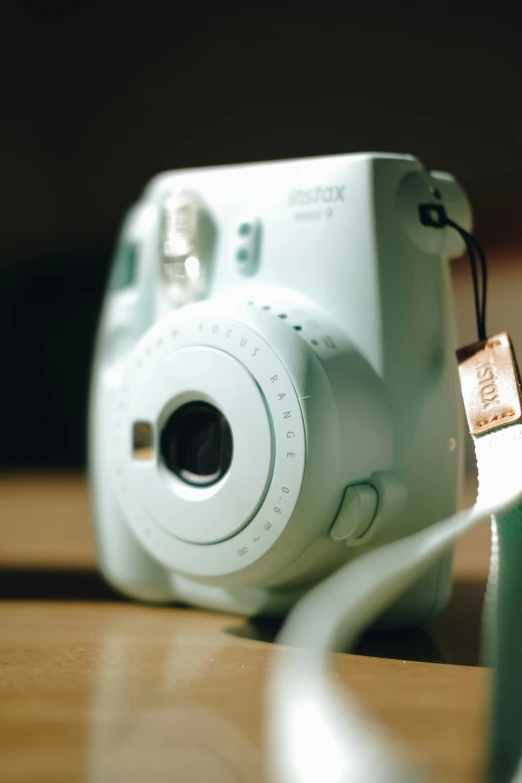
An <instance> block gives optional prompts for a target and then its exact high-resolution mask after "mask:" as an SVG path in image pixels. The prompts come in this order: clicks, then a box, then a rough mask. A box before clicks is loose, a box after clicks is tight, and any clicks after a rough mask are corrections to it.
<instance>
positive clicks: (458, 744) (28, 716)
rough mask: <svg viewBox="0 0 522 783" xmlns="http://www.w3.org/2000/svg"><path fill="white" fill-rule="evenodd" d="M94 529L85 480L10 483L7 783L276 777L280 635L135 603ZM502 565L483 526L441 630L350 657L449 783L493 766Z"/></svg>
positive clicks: (0, 619)
mask: <svg viewBox="0 0 522 783" xmlns="http://www.w3.org/2000/svg"><path fill="white" fill-rule="evenodd" d="M472 492H473V490H472V488H471V489H470V490H469V493H468V498H467V500H468V501H469V500H471V501H472V500H473V498H472ZM89 523H90V519H89V505H88V497H87V490H86V485H85V482H84V480H83V478H81V477H79V476H64V475H55V476H4V477H3V478H1V479H0V598H1V603H0V780H1V781H2V783H3V781H5V782H6V783H21V782H22V781H23V782H24V783H26V782H27V781H31V782H33V781H38V783H43V782H44V781H45V783H47V781H49V783H62V781H67V783H74V781H85V782H88V783H91V782H92V783H95V782H96V783H100V782H102V781H103V782H104V783H105V781H107V782H108V783H114V782H118V781H125V783H138V781H139V782H140V783H141V782H142V781H146V783H163V782H164V781H165V782H166V781H169V783H170V782H171V781H176V782H177V781H180V782H181V781H194V783H199V781H205V783H239V781H245V783H250V781H252V783H254V781H263V780H265V774H264V756H263V693H264V683H265V681H266V677H267V674H268V671H269V666H270V661H271V658H272V656H273V653H274V645H273V643H272V640H273V638H274V634H275V632H276V631H277V628H276V627H275V626H274V624H273V623H268V622H266V623H251V622H248V621H245V620H242V619H240V618H237V617H231V616H227V615H218V614H210V613H207V612H202V611H197V610H192V609H183V608H156V607H148V606H140V605H135V604H132V603H130V602H128V601H125V600H123V599H122V598H120V597H119V596H117V595H115V594H114V593H113V592H112V591H111V590H110V589H109V588H107V587H106V586H105V585H104V584H103V583H102V581H101V580H100V579H99V577H98V576H97V575H96V573H95V570H94V569H95V555H94V548H93V541H92V536H91V532H90V528H89ZM488 557H489V531H488V529H487V528H486V527H484V528H482V529H480V530H478V531H475V532H473V533H472V534H470V535H468V536H467V538H466V539H465V540H463V541H462V542H461V543H460V544H459V547H458V550H457V555H456V566H455V570H456V583H455V591H454V596H453V599H452V601H451V603H450V605H449V606H448V608H447V609H446V610H445V612H444V613H443V615H442V616H441V617H440V618H438V619H437V620H436V621H433V622H432V623H430V624H429V625H428V626H427V627H425V628H423V629H421V630H416V631H407V632H400V633H390V632H388V633H384V632H380V633H377V632H371V633H369V634H367V636H366V637H365V638H364V639H363V640H362V642H361V644H360V645H359V648H358V650H357V654H355V655H338V656H337V657H336V666H337V670H338V672H339V673H340V676H341V679H342V680H343V681H344V682H345V683H346V684H348V685H349V686H350V687H351V688H352V689H353V690H354V691H355V692H356V693H357V694H358V695H359V697H360V699H361V700H362V701H363V703H364V704H365V705H366V706H367V707H368V708H369V709H371V710H372V711H373V713H374V714H375V715H376V716H377V717H378V718H379V719H380V720H381V721H383V722H384V723H385V724H386V725H387V726H389V727H390V728H391V729H392V730H393V731H394V732H395V734H396V735H398V736H400V737H401V738H403V739H404V740H405V741H406V742H408V743H410V744H411V745H413V746H414V747H415V748H416V750H417V753H418V754H419V755H420V756H421V758H424V759H425V760H426V762H427V763H429V764H431V765H432V766H433V767H434V768H435V769H436V770H437V771H438V772H439V773H440V775H441V777H442V779H443V780H455V781H469V782H470V783H471V781H478V780H479V779H480V771H481V769H482V765H483V753H484V751H483V748H484V741H485V736H486V735H485V730H486V720H485V716H486V707H487V698H488V694H487V692H488V681H489V678H488V672H487V671H486V670H485V669H482V668H480V667H479V666H478V665H477V657H478V641H479V624H480V609H481V603H482V596H483V591H484V583H485V578H486V575H487V566H488ZM318 783H320V782H319V781H318ZM369 783H370V782H369Z"/></svg>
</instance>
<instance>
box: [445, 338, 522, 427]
mask: <svg viewBox="0 0 522 783" xmlns="http://www.w3.org/2000/svg"><path fill="white" fill-rule="evenodd" d="M457 360H458V363H459V375H460V385H461V388H462V396H463V398H464V406H465V408H466V416H467V418H468V425H469V431H470V433H471V434H472V435H475V436H476V435H482V434H483V433H484V432H490V431H491V430H495V429H499V428H500V427H505V426H506V425H507V424H513V423H514V422H517V421H520V420H522V396H521V392H520V375H519V371H518V367H517V362H516V359H515V354H514V351H513V346H512V344H511V340H510V339H509V335H508V334H507V333H506V332H501V333H500V334H497V335H495V336H494V337H490V338H489V340H485V341H484V342H479V343H474V344H473V345H467V346H465V347H464V348H460V349H459V350H458V351H457Z"/></svg>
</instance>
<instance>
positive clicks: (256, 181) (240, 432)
mask: <svg viewBox="0 0 522 783" xmlns="http://www.w3.org/2000/svg"><path fill="white" fill-rule="evenodd" d="M426 202H428V203H430V202H432V203H443V204H444V206H445V208H446V211H447V213H448V214H449V215H450V216H451V217H452V218H453V220H455V221H457V222H459V223H460V224H461V225H463V226H464V227H465V228H467V229H469V228H470V227H471V226H470V221H471V216H470V209H469V205H468V202H467V200H466V197H465V196H464V194H463V192H462V190H461V189H460V187H459V186H458V184H457V183H456V182H455V180H454V179H453V178H452V177H451V176H450V175H448V174H443V173H434V172H431V173H429V172H427V171H426V170H425V169H424V168H423V167H422V165H421V164H420V162H419V161H418V160H416V159H415V158H413V157H410V156H406V155H387V154H357V155H337V156H329V157H320V158H310V159H304V160H290V161H282V162H274V163H260V164H251V165H250V164H249V165H235V166H224V167H214V168H206V169H195V170H184V171H178V172H168V173H164V174H161V175H159V176H157V177H156V178H154V179H153V180H152V182H151V183H150V184H149V186H148V187H147V189H146V190H145V193H144V195H143V197H142V199H141V200H140V201H139V202H138V203H137V205H136V206H134V207H133V208H132V209H131V210H130V212H129V213H128V215H127V218H126V220H125V222H124V225H123V229H122V233H121V237H120V240H119V244H118V249H117V252H116V258H115V261H114V264H113V269H112V273H111V279H110V282H109V286H108V291H107V295H106V300H105V303H104V308H103V313H102V318H101V324H100V329H99V336H98V342H97V348H96V356H95V362H94V368H93V377H92V390H91V410H90V431H89V441H90V443H89V463H90V468H89V469H90V480H91V489H92V497H93V505H94V512H95V520H96V538H97V545H98V553H99V562H100V567H101V570H102V572H103V574H104V575H105V577H106V578H107V579H108V580H109V582H111V583H112V584H113V585H114V586H116V587H117V588H118V589H119V590H121V591H123V592H124V593H126V594H128V595H131V596H133V597H136V598H138V599H141V600H146V601H154V602H171V601H183V602H187V603H191V604H195V605H199V606H203V607H208V608H213V609H220V610H225V611H232V612H237V613H244V614H259V613H268V614H280V613H283V612H285V611H287V610H288V608H289V607H290V606H291V605H292V604H293V603H294V602H295V601H296V600H297V599H298V598H299V597H300V595H302V594H303V592H304V591H306V590H307V589H308V588H309V587H310V586H311V585H312V584H314V583H315V582H317V581H318V580H319V579H321V578H323V577H324V576H326V575H327V574H328V573H331V572H332V571H334V570H335V569H336V568H338V567H339V566H340V565H342V564H344V563H345V562H347V561H348V560H350V559H352V558H355V557H357V556H359V555H360V554H362V553H363V552H365V551H368V550H369V549H371V548H373V547H375V546H379V545H381V544H383V543H385V542H387V541H391V540H393V539H396V538H401V537H403V536H405V535H408V534H410V533H412V532H414V531H416V530H419V529H421V528H423V527H425V526H426V525H429V524H431V523H433V522H434V521H436V520H438V519H441V518H443V517H445V516H449V515H451V514H452V513H454V511H455V509H456V507H457V503H458V491H459V482H460V474H461V462H462V453H463V452H462V437H461V434H462V427H461V411H460V397H459V393H458V385H457V379H456V368H455V360H454V348H455V344H454V333H453V317H452V308H451V291H450V281H449V268H448V267H449V265H448V263H447V262H448V259H449V258H450V257H452V256H456V255H458V254H459V253H460V252H462V246H461V244H460V239H459V238H458V237H457V236H452V233H451V232H447V231H437V230H435V229H433V228H429V227H425V226H422V225H421V224H420V221H419V214H418V206H419V204H420V203H426ZM450 585H451V555H448V556H447V557H445V558H443V560H441V562H440V563H438V564H437V566H436V567H434V568H433V569H432V571H431V572H430V573H429V574H428V575H427V576H426V577H424V578H423V580H422V581H421V582H419V584H418V585H417V586H416V587H415V589H414V590H411V591H409V593H408V594H407V595H405V596H404V597H403V598H402V599H401V600H400V601H399V602H398V603H397V604H396V606H395V607H394V608H393V610H391V612H389V613H388V615H387V616H386V617H385V618H383V622H384V623H387V624H393V625H407V624H412V623H415V622H419V621H421V620H423V619H425V618H426V617H428V616H429V615H430V614H432V613H433V612H435V611H437V609H438V608H440V607H441V606H442V605H443V604H444V602H445V601H446V599H447V597H448V595H449V589H450Z"/></svg>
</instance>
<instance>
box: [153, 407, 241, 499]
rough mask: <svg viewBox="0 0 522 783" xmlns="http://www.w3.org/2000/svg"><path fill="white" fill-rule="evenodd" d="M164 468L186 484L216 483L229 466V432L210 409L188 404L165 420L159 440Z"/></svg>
mask: <svg viewBox="0 0 522 783" xmlns="http://www.w3.org/2000/svg"><path fill="white" fill-rule="evenodd" d="M160 451H161V455H162V457H163V461H164V462H165V465H166V466H167V468H168V469H169V470H170V471H172V473H175V474H176V475H177V476H179V477H180V478H181V479H183V481H186V482H187V483H188V484H194V485H196V486H200V487H207V486H210V485H211V484H215V483H216V481H219V480H220V479H221V478H223V476H224V475H225V473H226V472H227V470H228V469H229V467H230V463H231V462H232V432H231V431H230V426H229V424H228V421H227V420H226V418H225V417H224V416H223V414H222V413H221V412H220V411H218V409H217V408H215V407H214V406H213V405H209V404H208V403H206V402H189V403H187V404H186V405H183V406H182V407H181V408H178V409H177V410H176V411H174V413H173V414H172V415H171V416H170V417H169V419H168V421H167V423H166V424H165V427H164V428H163V431H162V433H161V438H160Z"/></svg>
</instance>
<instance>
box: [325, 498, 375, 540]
mask: <svg viewBox="0 0 522 783" xmlns="http://www.w3.org/2000/svg"><path fill="white" fill-rule="evenodd" d="M378 505H379V495H378V494H377V491H376V489H374V487H372V486H371V485H370V484H356V485H352V486H350V487H347V488H346V491H345V493H344V497H343V502H342V503H341V508H340V509H339V513H338V514H337V517H336V519H335V522H334V523H333V526H332V528H331V530H330V536H331V537H332V538H333V539H334V541H346V540H347V539H350V538H360V536H362V535H364V533H366V531H367V530H368V528H369V527H370V525H371V524H372V522H373V519H374V517H375V514H376V512H377V506H378Z"/></svg>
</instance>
